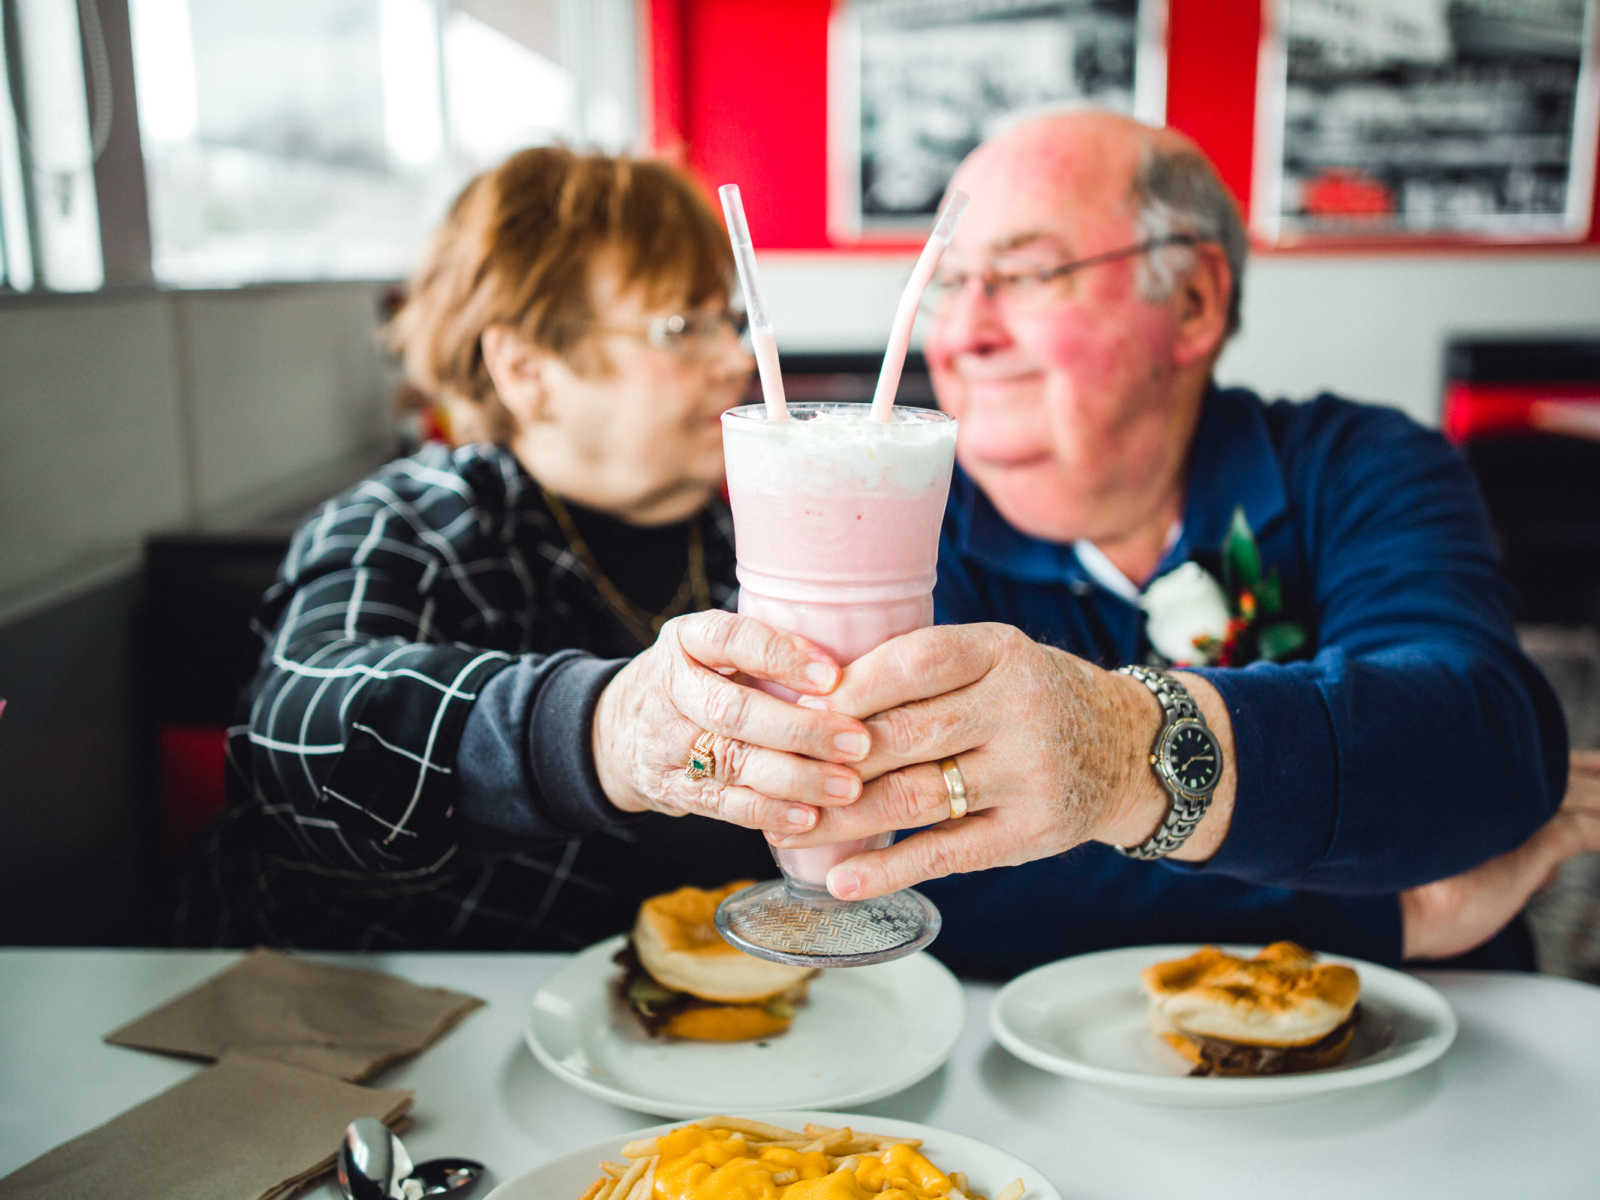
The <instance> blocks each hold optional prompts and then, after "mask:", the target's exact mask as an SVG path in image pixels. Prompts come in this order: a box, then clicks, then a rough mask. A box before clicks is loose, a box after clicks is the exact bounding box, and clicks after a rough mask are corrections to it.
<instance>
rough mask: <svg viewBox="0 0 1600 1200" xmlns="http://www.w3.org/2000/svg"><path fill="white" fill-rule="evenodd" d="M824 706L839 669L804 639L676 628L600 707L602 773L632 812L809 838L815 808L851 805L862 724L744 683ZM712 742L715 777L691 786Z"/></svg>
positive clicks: (679, 622) (694, 619) (747, 623)
mask: <svg viewBox="0 0 1600 1200" xmlns="http://www.w3.org/2000/svg"><path fill="white" fill-rule="evenodd" d="M741 672H742V673H743V674H744V675H745V676H748V677H751V678H755V679H764V680H771V681H773V682H774V683H777V684H780V685H782V686H783V687H786V688H788V689H789V690H790V691H792V692H799V693H802V694H805V695H811V696H819V695H822V694H824V693H826V692H828V691H829V690H830V689H831V688H832V687H833V685H834V683H835V682H837V680H838V678H839V668H838V666H837V664H835V663H834V661H833V660H832V659H831V658H829V657H828V655H827V654H826V653H824V652H823V651H822V650H821V649H820V648H818V647H817V646H815V645H813V644H812V643H811V642H808V641H806V640H805V639H804V638H801V637H797V636H795V635H792V634H787V633H779V632H777V631H776V630H774V629H771V628H770V627H768V626H766V625H763V624H761V623H760V622H759V621H754V620H752V619H750V618H749V617H740V616H735V615H734V614H733V613H729V612H721V611H711V612H702V613H694V614H692V615H690V616H684V617H678V618H675V619H674V620H671V621H668V622H667V623H666V625H664V626H663V627H662V629H661V634H660V636H659V637H658V638H657V639H656V641H655V644H654V645H653V646H651V647H650V648H649V649H648V650H646V651H645V652H644V653H643V654H641V655H639V657H638V658H635V659H634V660H633V661H632V662H630V663H629V664H628V665H627V666H625V667H624V668H623V669H622V670H621V671H620V672H618V674H617V676H616V678H614V679H613V680H612V681H611V682H610V683H609V684H607V685H606V687H605V690H604V691H602V692H601V693H600V700H599V703H598V704H597V705H596V708H595V717H594V726H593V731H592V735H591V738H592V743H593V749H594V759H595V769H596V771H597V772H598V774H599V777H600V786H601V788H602V789H603V790H604V791H605V793H606V796H607V797H608V798H609V799H610V800H611V802H612V803H613V804H614V805H616V806H617V807H618V808H619V809H622V810H623V811H625V812H641V811H644V810H655V811H657V812H664V813H668V814H671V815H674V816H677V815H681V814H684V813H699V814H701V815H703V816H708V817H716V818H718V819H720V820H724V821H731V822H733V823H734V824H736V825H744V826H746V827H748V828H752V829H764V830H768V831H773V832H785V833H792V832H794V831H795V830H804V829H810V828H811V827H812V826H813V825H815V824H816V821H817V806H822V805H838V804H848V803H849V802H850V801H851V800H853V799H855V798H856V796H858V795H859V794H860V792H861V778H860V776H859V775H857V774H856V772H855V771H853V770H851V768H850V767H849V766H847V765H845V764H847V763H851V762H855V761H857V760H859V759H860V758H862V756H863V755H865V754H866V751H867V738H866V731H865V730H864V729H863V728H862V725H861V722H860V721H857V720H855V719H854V718H853V717H850V716H847V715H843V714H836V713H831V712H827V711H818V710H815V709H807V708H801V707H798V706H796V705H794V704H789V703H787V702H785V701H783V700H779V699H777V698H776V697H774V696H769V695H767V694H766V693H765V692H762V691H759V690H757V688H756V687H754V686H752V685H751V684H749V683H747V682H741V681H740V680H739V679H736V678H734V676H735V674H736V673H741ZM702 733H709V734H710V735H711V737H710V743H709V746H710V752H711V753H710V758H711V763H712V769H711V772H710V774H709V775H708V776H707V777H706V778H702V779H695V778H691V777H690V775H689V773H688V771H687V770H686V767H687V766H688V762H689V753H690V748H691V747H692V746H693V745H694V744H695V741H696V739H697V738H699V737H700V736H701V734H702Z"/></svg>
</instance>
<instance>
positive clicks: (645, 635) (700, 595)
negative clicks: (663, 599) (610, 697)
mask: <svg viewBox="0 0 1600 1200" xmlns="http://www.w3.org/2000/svg"><path fill="white" fill-rule="evenodd" d="M538 488H539V494H540V495H541V496H543V497H544V503H545V507H546V508H548V509H549V510H550V515H551V516H553V517H555V519H556V524H557V525H559V526H560V527H561V536H562V537H564V538H565V539H566V540H567V545H568V546H569V547H571V549H572V552H573V553H574V554H576V555H577V556H578V561H579V562H580V563H582V564H583V569H584V571H585V572H587V573H588V576H589V581H590V582H591V583H593V584H594V590H595V591H597V592H599V593H600V598H601V599H602V600H604V601H605V602H606V607H608V608H609V609H610V610H611V611H612V613H613V614H614V615H615V616H616V618H617V620H619V621H621V622H622V623H623V625H625V626H626V627H627V629H628V632H629V633H631V634H633V636H634V637H635V638H637V639H638V640H639V644H640V645H642V646H648V645H650V643H651V642H653V641H655V640H656V636H657V635H658V634H659V633H660V632H661V627H662V626H663V625H665V624H666V623H667V622H668V621H669V620H671V619H672V618H673V617H675V616H677V615H678V614H679V613H681V612H684V611H686V610H687V609H688V605H689V604H690V603H691V602H693V604H694V610H693V611H696V612H698V611H700V610H701V609H706V608H710V607H711V582H710V580H709V579H707V578H706V547H705V535H704V534H703V533H702V532H701V530H700V520H699V515H698V514H696V515H695V516H694V517H692V518H691V519H690V521H689V562H688V566H687V567H686V568H685V569H684V572H683V582H682V583H680V584H679V585H678V590H677V591H676V592H674V593H673V596H672V599H670V600H668V601H667V605H666V607H665V608H663V609H662V610H661V611H660V612H655V613H653V612H650V611H649V610H648V609H645V608H641V607H640V606H639V605H637V604H635V603H634V602H633V601H632V600H629V599H628V598H627V597H626V596H624V595H623V594H622V591H621V589H619V588H618V587H617V585H616V584H614V583H612V582H611V579H610V577H609V576H608V575H607V574H606V573H605V572H604V571H602V570H601V569H600V562H599V560H598V559H596V558H595V556H594V552H593V551H592V550H590V549H589V543H588V542H586V541H584V540H583V535H582V534H580V533H579V532H578V527H577V525H576V524H574V522H573V520H572V514H571V513H570V512H568V511H567V506H566V505H565V504H564V503H563V502H562V500H561V497H559V496H557V495H556V494H555V493H553V492H551V491H550V490H549V489H547V488H546V487H545V486H544V485H543V484H539V485H538Z"/></svg>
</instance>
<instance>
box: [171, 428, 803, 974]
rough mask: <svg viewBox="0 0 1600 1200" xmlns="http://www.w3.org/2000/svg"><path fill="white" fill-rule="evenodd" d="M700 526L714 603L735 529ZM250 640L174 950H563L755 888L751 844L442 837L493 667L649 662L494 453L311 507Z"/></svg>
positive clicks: (424, 466) (738, 833)
mask: <svg viewBox="0 0 1600 1200" xmlns="http://www.w3.org/2000/svg"><path fill="white" fill-rule="evenodd" d="M700 519H701V520H703V521H704V523H705V524H704V527H703V532H704V535H705V545H706V566H707V572H708V574H709V576H710V580H711V595H712V601H713V603H714V604H717V605H719V606H724V607H726V606H729V605H730V604H731V602H732V600H733V597H734V595H735V590H734V589H735V585H734V581H733V549H732V532H731V523H730V521H729V517H728V513H727V510H726V508H725V507H724V506H722V505H720V504H719V505H714V506H713V507H712V508H710V509H709V510H707V512H706V514H705V515H704V516H703V517H702V518H700ZM674 536H676V531H674ZM258 632H259V633H260V634H261V636H262V637H263V639H264V640H265V649H264V652H263V655H262V659H261V665H260V669H259V671H258V672H257V674H256V677H255V679H254V680H253V681H252V682H251V684H250V686H249V688H248V690H247V694H246V704H247V708H248V719H247V720H246V721H245V722H244V723H243V724H241V725H239V726H237V727H235V728H233V729H231V730H230V731H229V746H228V762H229V771H228V774H229V797H228V807H227V811H226V812H225V814H224V816H223V818H222V820H221V821H219V822H218V824H217V826H216V827H215V828H214V829H213V830H212V831H211V835H210V836H209V837H208V839H207V841H206V846H205V850H204V854H203V856H202V861H201V862H200V863H198V864H197V869H196V870H195V871H194V872H192V873H191V875H190V877H189V886H188V887H186V889H185V895H184V896H183V898H182V900H181V902H180V905H179V920H178V936H179V940H180V941H183V942H187V943H200V944H224V945H229V944H247V943H254V942H266V943H269V944H274V945H291V946H318V947H338V948H381V947H394V948H398V947H460V948H567V947H572V946H578V945H583V944H586V943H588V942H590V941H593V940H595V939H596V938H598V937H601V936H605V935H607V934H609V933H613V932H617V931H619V930H621V929H623V928H626V927H627V925H628V924H630V923H631V920H632V916H633V910H634V909H635V908H636V907H637V903H638V901H639V900H640V899H642V898H643V897H644V896H645V895H648V894H650V893H651V892H652V891H659V890H664V889H666V888H669V887H674V886H677V885H678V884H681V883H685V882H705V883H712V882H720V881H723V880H726V879H729V878H733V877H734V876H735V875H739V874H756V875H767V874H771V871H772V868H771V858H770V855H769V854H768V853H767V851H766V849H765V846H764V844H763V843H762V842H761V840H760V838H759V836H757V835H753V834H749V833H747V832H746V831H742V830H735V829H732V828H731V827H728V826H724V825H720V824H719V823H716V822H711V821H702V820H699V819H695V818H680V819H676V820H673V819H669V818H665V817H654V816H652V817H647V818H645V819H643V820H642V821H638V822H636V823H618V824H615V825H611V826H607V827H605V828H603V829H601V830H598V831H596V832H593V833H589V834H587V835H586V836H583V837H572V836H564V835H563V834H562V833H561V832H560V831H559V829H558V828H556V827H554V826H550V827H549V828H550V835H549V836H548V837H545V838H534V839H531V840H524V839H518V840H516V841H513V840H511V839H509V838H505V837H498V836H494V835H485V834H484V833H483V831H477V830H473V829H472V828H469V827H468V826H467V825H466V823H464V822H463V821H462V820H461V819H460V814H459V812H458V799H459V795H460V783H459V779H458V776H457V771H456V751H457V746H458V744H459V742H460V739H461V732H462V728H463V726H464V725H465V723H466V720H467V716H468V714H469V712H470V711H471V709H472V706H473V704H474V702H475V700H476V699H477V697H478V695H479V693H480V691H481V689H482V688H483V686H484V685H485V684H486V683H487V682H488V681H489V680H490V679H491V678H492V677H493V676H494V675H495V674H496V673H498V672H500V671H502V670H505V669H506V668H507V667H508V666H509V665H511V664H512V663H513V662H514V661H516V660H518V659H521V660H523V661H524V662H526V663H528V664H529V665H530V666H531V667H533V669H535V670H539V669H543V666H544V664H545V663H546V662H547V661H548V660H549V656H551V655H552V654H554V653H555V652H557V651H560V650H564V649H566V650H570V649H572V648H577V649H580V650H584V651H588V652H591V653H593V654H595V655H597V656H599V657H603V658H619V657H628V656H631V655H633V654H636V653H638V652H639V651H640V650H641V649H642V648H643V647H642V646H640V645H639V643H638V642H637V641H636V640H635V638H634V637H633V635H631V634H630V633H629V632H628V631H627V630H626V628H625V627H624V626H623V625H622V624H621V622H620V621H618V620H617V618H616V617H615V616H614V615H613V614H612V613H611V611H610V610H609V609H608V608H607V607H606V605H605V604H604V603H603V602H602V601H601V599H600V598H599V595H598V594H597V593H596V591H595V589H594V586H593V584H592V582H591V580H590V578H589V576H588V574H587V572H586V571H585V570H584V568H583V566H582V564H581V563H580V562H579V561H578V559H577V558H576V557H575V556H574V555H573V553H572V551H571V549H570V548H569V547H568V545H567V543H566V541H565V539H564V538H563V537H562V535H561V532H560V530H559V528H558V527H557V525H556V523H555V521H554V519H553V518H552V517H551V516H550V514H549V512H548V511H547V510H546V508H545V507H544V504H543V502H542V499H541V497H540V495H539V491H538V488H537V487H536V486H534V484H533V482H532V480H531V479H529V477H528V476H527V475H526V474H525V473H524V472H523V471H522V468H521V466H520V465H519V464H518V462H517V460H516V459H515V457H513V456H512V455H511V454H510V452H509V451H506V450H505V449H503V448H500V447H494V446H470V447H461V448H457V449H454V450H451V449H448V448H446V447H442V446H429V447H426V448H424V449H423V450H422V451H420V452H419V453H417V454H416V455H413V456H412V457H410V458H405V459H400V460H398V461H396V462H393V463H390V464H388V465H387V466H385V467H383V468H381V469H380V470H379V471H377V472H376V473H375V474H373V475H372V476H370V477H369V478H367V479H366V480H364V481H363V482H361V483H360V484H357V485H356V486H355V487H353V488H351V489H350V490H348V491H346V492H344V493H342V494H340V495H339V496H337V497H335V498H334V499H332V500H330V501H328V502H327V503H326V504H324V505H323V506H322V508H321V509H320V510H319V511H317V512H316V513H314V514H313V515H312V516H311V517H310V518H308V519H307V520H306V521H305V523H304V524H303V525H302V526H301V527H300V529H299V530H298V531H297V532H296V534H295V536H294V538H293V540H292V542H291V545H290V549H289V553H288V556H287V558H286V559H285V560H284V564H283V567H282V568H281V570H280V573H279V579H278V582H277V583H276V584H275V585H274V586H273V588H272V589H271V590H270V591H269V592H268V593H267V595H266V597H265V599H264V601H263V606H262V610H261V613H260V615H259V617H258ZM525 736H526V735H525V733H524V731H521V730H508V731H507V741H508V742H509V743H510V744H520V741H519V739H522V738H524V737H525ZM534 736H535V737H537V736H538V731H537V730H535V731H534ZM582 752H586V751H585V750H584V749H582V748H574V750H573V753H582ZM541 802H542V798H541V797H537V796H534V797H530V803H532V804H533V805H534V806H535V816H536V817H537V816H538V805H540V803H541Z"/></svg>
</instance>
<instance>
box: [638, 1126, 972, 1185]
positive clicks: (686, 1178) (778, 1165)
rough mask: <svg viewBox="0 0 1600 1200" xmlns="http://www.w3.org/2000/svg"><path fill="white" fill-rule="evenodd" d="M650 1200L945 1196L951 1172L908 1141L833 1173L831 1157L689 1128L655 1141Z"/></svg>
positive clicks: (722, 1133)
mask: <svg viewBox="0 0 1600 1200" xmlns="http://www.w3.org/2000/svg"><path fill="white" fill-rule="evenodd" d="M658 1148H659V1152H660V1155H661V1160H660V1162H658V1163H657V1164H656V1175H655V1195H654V1200H942V1198H943V1197H945V1196H947V1195H949V1193H950V1188H951V1186H952V1185H951V1182H950V1177H949V1176H948V1175H946V1174H945V1173H944V1172H943V1171H941V1170H939V1168H938V1167H936V1166H934V1165H933V1164H932V1163H931V1162H929V1161H928V1160H927V1159H926V1158H924V1157H923V1156H922V1155H921V1154H919V1153H917V1151H916V1150H914V1149H912V1148H911V1147H910V1146H891V1147H889V1148H888V1149H887V1150H885V1151H884V1152H883V1153H882V1154H881V1155H862V1156H861V1157H860V1158H859V1159H857V1160H856V1162H855V1165H854V1169H851V1168H850V1167H839V1168H838V1169H836V1170H830V1167H829V1162H828V1156H827V1155H825V1154H821V1153H818V1152H816V1151H812V1152H809V1153H802V1152H801V1151H799V1150H793V1149H789V1148H787V1147H783V1146H765V1145H762V1144H761V1143H759V1142H758V1143H756V1144H754V1145H752V1144H751V1143H750V1142H748V1141H746V1139H745V1137H744V1135H743V1134H738V1133H729V1132H728V1131H727V1130H725V1129H701V1128H700V1127H699V1126H696V1125H689V1126H686V1127H684V1128H682V1129H674V1130H673V1131H672V1132H671V1133H668V1134H665V1135H663V1136H662V1138H661V1140H660V1142H659V1143H658Z"/></svg>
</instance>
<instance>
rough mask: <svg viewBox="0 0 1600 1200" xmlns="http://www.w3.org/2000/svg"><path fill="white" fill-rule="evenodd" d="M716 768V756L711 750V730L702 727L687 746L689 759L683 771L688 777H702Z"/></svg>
mask: <svg viewBox="0 0 1600 1200" xmlns="http://www.w3.org/2000/svg"><path fill="white" fill-rule="evenodd" d="M716 769H717V756H716V755H715V754H713V753H712V752H711V731H710V730H709V729H703V730H701V731H700V736H699V737H697V738H695V740H694V745H693V746H691V747H690V748H689V761H688V763H687V764H686V765H685V766H684V768H683V773H684V774H685V775H687V776H688V777H689V778H690V779H704V778H705V777H706V776H708V775H710V774H711V772H713V771H715V770H716Z"/></svg>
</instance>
